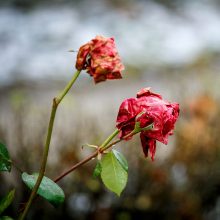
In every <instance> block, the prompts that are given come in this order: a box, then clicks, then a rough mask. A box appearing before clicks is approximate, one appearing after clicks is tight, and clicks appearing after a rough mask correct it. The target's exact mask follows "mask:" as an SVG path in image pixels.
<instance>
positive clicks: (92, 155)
mask: <svg viewBox="0 0 220 220" xmlns="http://www.w3.org/2000/svg"><path fill="white" fill-rule="evenodd" d="M118 133H119V130H118V129H117V130H115V131H114V132H113V133H112V134H111V135H110V136H109V137H108V138H107V139H106V140H105V141H104V142H103V143H102V144H101V146H100V147H99V148H98V149H97V150H96V151H95V152H94V153H92V154H91V155H89V156H88V157H86V158H85V159H83V160H81V161H80V162H78V163H77V164H75V165H73V166H72V167H70V168H69V169H68V170H67V171H65V172H64V173H62V174H61V175H59V176H58V177H57V178H56V179H54V182H58V181H60V180H61V179H62V178H63V177H65V176H66V175H68V174H69V173H71V172H73V171H74V170H75V169H77V168H78V167H80V166H82V165H83V164H85V163H87V162H89V161H90V160H91V159H93V158H95V157H96V156H97V155H98V154H99V153H103V151H105V150H107V149H109V148H110V147H112V146H113V145H115V144H117V143H119V142H121V141H122V140H124V139H127V138H128V137H130V136H132V135H134V134H136V133H137V132H136V131H132V132H131V133H129V134H128V135H126V136H124V137H123V138H121V139H117V140H116V141H114V142H112V143H111V144H109V143H110V142H111V140H112V139H113V138H114V137H115V136H116V135H117V134H118Z"/></svg>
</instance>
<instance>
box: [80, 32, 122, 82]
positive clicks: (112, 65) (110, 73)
mask: <svg viewBox="0 0 220 220" xmlns="http://www.w3.org/2000/svg"><path fill="white" fill-rule="evenodd" d="M76 69H77V70H86V71H87V73H89V74H90V76H92V77H93V78H94V81H95V83H98V82H101V81H105V80H106V79H120V78H122V76H121V72H122V70H123V69H124V66H123V64H122V63H121V58H120V56H119V54H118V52H117V50H116V46H115V42H114V38H105V37H102V36H96V38H95V39H92V40H91V41H89V42H88V43H86V44H85V45H83V46H81V47H80V49H79V52H78V54H77V60H76Z"/></svg>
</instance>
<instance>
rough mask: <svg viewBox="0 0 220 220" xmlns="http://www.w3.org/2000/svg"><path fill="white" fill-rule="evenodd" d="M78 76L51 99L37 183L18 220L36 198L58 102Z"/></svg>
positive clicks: (74, 76) (20, 219) (76, 73)
mask: <svg viewBox="0 0 220 220" xmlns="http://www.w3.org/2000/svg"><path fill="white" fill-rule="evenodd" d="M79 74H80V71H76V72H75V74H74V75H73V77H72V79H71V80H70V81H69V83H68V84H67V85H66V87H65V88H64V90H63V91H62V92H61V93H60V94H59V95H58V96H57V97H55V98H54V99H53V103H52V110H51V114H50V121H49V125H48V130H47V138H46V142H45V147H44V150H43V158H42V162H41V167H40V171H39V175H38V178H37V182H36V183H35V186H34V188H33V189H32V192H31V194H30V197H29V199H28V201H27V203H26V205H25V209H24V211H23V213H22V214H21V216H20V217H19V220H23V219H24V218H25V217H26V215H27V213H28V210H29V208H30V206H31V204H32V201H33V199H34V197H35V196H36V193H37V190H38V188H39V186H40V183H41V181H42V179H43V176H44V173H45V170H46V164H47V157H48V153H49V147H50V140H51V136H52V131H53V125H54V119H55V116H56V110H57V107H58V105H59V104H60V102H61V101H62V99H63V98H64V97H65V95H66V94H67V92H68V91H69V90H70V88H71V87H72V85H73V84H74V82H75V81H76V79H77V78H78V76H79Z"/></svg>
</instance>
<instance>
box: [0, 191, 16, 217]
mask: <svg viewBox="0 0 220 220" xmlns="http://www.w3.org/2000/svg"><path fill="white" fill-rule="evenodd" d="M14 195H15V190H14V189H13V190H11V191H10V192H9V193H8V194H7V195H6V196H5V197H4V198H3V199H1V200H0V214H1V213H2V212H3V211H4V210H5V209H7V208H8V206H9V205H10V204H11V203H12V201H13V199H14Z"/></svg>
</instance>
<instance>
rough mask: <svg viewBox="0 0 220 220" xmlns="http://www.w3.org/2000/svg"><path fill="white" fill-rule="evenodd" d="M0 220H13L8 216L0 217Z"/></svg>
mask: <svg viewBox="0 0 220 220" xmlns="http://www.w3.org/2000/svg"><path fill="white" fill-rule="evenodd" d="M0 220H13V218H11V217H9V216H2V217H0Z"/></svg>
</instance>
